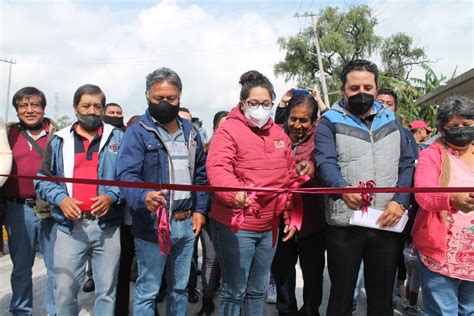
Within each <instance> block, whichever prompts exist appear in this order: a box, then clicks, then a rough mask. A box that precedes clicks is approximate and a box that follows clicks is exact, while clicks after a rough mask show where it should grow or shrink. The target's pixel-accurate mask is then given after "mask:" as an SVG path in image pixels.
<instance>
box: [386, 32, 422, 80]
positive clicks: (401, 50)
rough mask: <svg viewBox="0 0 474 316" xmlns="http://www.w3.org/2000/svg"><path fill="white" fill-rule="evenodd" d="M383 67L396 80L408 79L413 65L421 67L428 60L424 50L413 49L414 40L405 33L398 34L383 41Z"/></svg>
mask: <svg viewBox="0 0 474 316" xmlns="http://www.w3.org/2000/svg"><path fill="white" fill-rule="evenodd" d="M380 55H381V57H382V67H383V69H384V70H385V72H386V73H387V74H390V75H391V76H393V77H396V78H405V79H406V78H408V76H409V74H410V72H411V69H412V67H413V65H420V64H421V63H423V62H427V60H425V61H423V59H425V58H426V54H425V52H424V50H423V49H422V48H419V47H413V40H412V38H411V37H410V36H408V35H407V34H405V33H397V34H394V35H392V36H390V37H389V38H386V39H384V40H383V43H382V46H381V48H380Z"/></svg>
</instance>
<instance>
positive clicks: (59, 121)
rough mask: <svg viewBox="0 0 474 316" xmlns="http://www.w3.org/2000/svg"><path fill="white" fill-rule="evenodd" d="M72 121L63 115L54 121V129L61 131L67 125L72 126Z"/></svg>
mask: <svg viewBox="0 0 474 316" xmlns="http://www.w3.org/2000/svg"><path fill="white" fill-rule="evenodd" d="M72 122H73V121H72V120H71V118H70V117H69V115H66V114H65V115H63V116H61V117H60V118H58V119H57V120H56V127H57V129H58V130H60V129H63V128H64V127H66V126H68V125H71V124H72Z"/></svg>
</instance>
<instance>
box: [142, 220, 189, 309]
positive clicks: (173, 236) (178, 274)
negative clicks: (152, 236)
mask: <svg viewBox="0 0 474 316" xmlns="http://www.w3.org/2000/svg"><path fill="white" fill-rule="evenodd" d="M170 229H171V231H170V243H171V253H170V255H169V256H165V255H162V254H161V253H160V247H159V246H158V243H157V242H150V241H146V240H143V239H140V238H135V250H136V253H137V268H138V278H137V282H136V287H135V297H134V299H133V315H136V316H149V315H154V313H155V297H156V295H158V291H159V289H160V285H161V277H162V275H163V271H164V269H165V265H166V262H167V261H168V266H167V267H166V277H167V278H166V282H167V289H168V290H167V291H168V298H167V301H166V315H176V316H181V315H186V314H187V307H188V293H187V291H186V285H188V280H189V271H190V269H191V260H192V257H193V251H194V241H195V239H196V238H195V236H194V232H193V228H192V217H189V218H187V219H185V220H183V221H171V222H170ZM157 240H158V237H157Z"/></svg>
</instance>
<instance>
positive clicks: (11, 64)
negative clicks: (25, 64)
mask: <svg viewBox="0 0 474 316" xmlns="http://www.w3.org/2000/svg"><path fill="white" fill-rule="evenodd" d="M0 61H1V62H4V63H7V64H10V66H9V69H8V82H7V92H6V94H5V122H8V109H9V106H8V103H10V102H9V101H10V85H11V81H12V66H13V65H14V64H16V60H14V59H11V58H10V59H6V58H5V59H0Z"/></svg>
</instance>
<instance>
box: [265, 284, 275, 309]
mask: <svg viewBox="0 0 474 316" xmlns="http://www.w3.org/2000/svg"><path fill="white" fill-rule="evenodd" d="M276 301H277V289H276V285H275V283H273V282H272V283H270V284H269V285H268V290H267V303H268V304H275V303H276Z"/></svg>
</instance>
